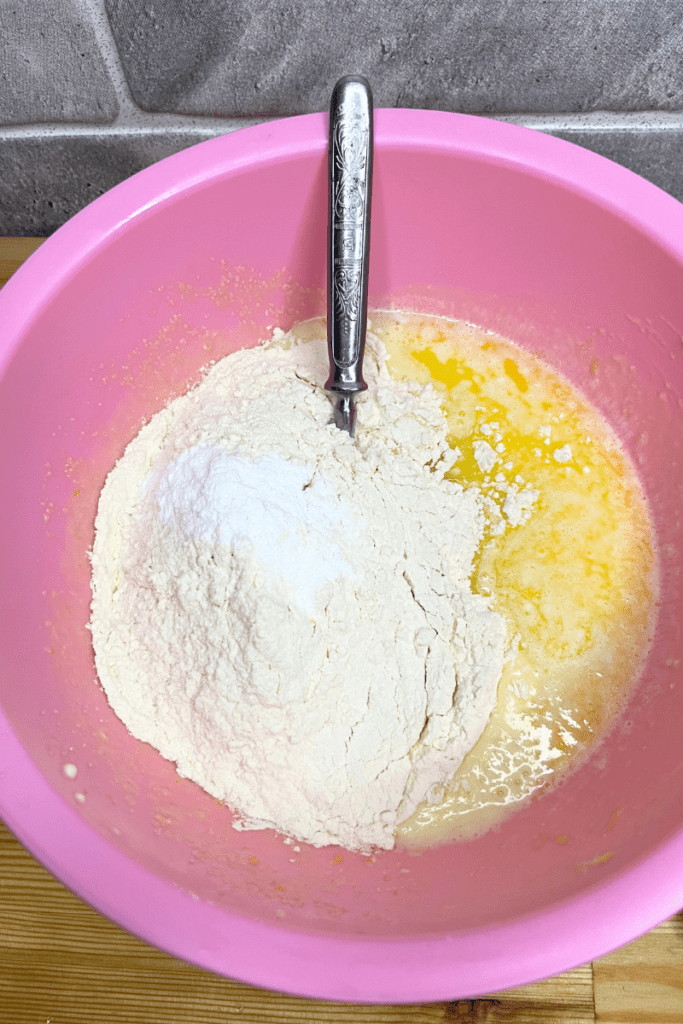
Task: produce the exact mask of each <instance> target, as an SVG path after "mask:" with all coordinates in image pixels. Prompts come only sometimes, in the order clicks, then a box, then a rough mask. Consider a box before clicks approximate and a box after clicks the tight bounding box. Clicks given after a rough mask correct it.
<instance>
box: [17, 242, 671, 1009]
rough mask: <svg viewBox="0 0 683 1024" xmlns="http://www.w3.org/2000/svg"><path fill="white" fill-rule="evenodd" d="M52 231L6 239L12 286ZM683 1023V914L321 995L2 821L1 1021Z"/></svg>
mask: <svg viewBox="0 0 683 1024" xmlns="http://www.w3.org/2000/svg"><path fill="white" fill-rule="evenodd" d="M42 241H43V239H33V238H3V239H0V285H2V284H3V283H4V282H5V281H6V280H7V279H8V278H9V277H10V275H11V274H12V273H13V272H14V270H16V268H17V267H18V266H19V264H20V263H22V262H23V260H25V259H27V258H28V256H29V255H30V254H31V253H32V252H33V251H34V250H35V249H36V248H37V247H38V246H39V245H40V244H41V242H42ZM231 1021H235V1022H239V1024H296V1022H299V1021H301V1022H303V1024H436V1022H437V1021H443V1022H454V1021H468V1022H476V1024H499V1022H500V1024H502V1022H506V1024H545V1022H548V1024H553V1022H556V1021H557V1022H559V1021H562V1022H563V1024H589V1022H590V1024H593V1022H598V1021H599V1022H601V1024H683V912H681V913H680V914H677V915H676V916H675V917H674V918H672V919H671V920H669V921H666V922H664V924H662V925H660V926H659V927H658V928H655V929H654V930H653V931H651V932H649V933H648V934H647V935H644V936H643V937H642V938H640V939H637V940H636V941H635V942H632V943H631V944H630V945H628V946H625V947H624V948H623V949H620V950H617V951H616V952H614V953H611V954H609V955H608V956H604V957H602V958H601V959H599V960H596V961H594V962H593V963H592V964H588V965H586V966H585V967H579V968H577V969H576V970H574V971H568V972H566V973H565V974H560V975H557V976H556V977H554V978H549V979H548V980H547V981H542V982H538V983H537V984H535V985H526V986H524V987H521V988H517V989H510V990H508V991H506V992H498V993H494V994H492V995H490V996H487V997H486V998H483V999H475V1000H458V1001H456V1002H445V1003H444V1002H442V1003H422V1004H416V1005H407V1006H390V1005H377V1006H373V1005H361V1004H350V1003H333V1002H321V1001H318V1000H313V999H301V998H296V997H294V996H285V995H281V994H279V993H275V992H267V991H264V990H263V989H258V988H253V987H252V986H250V985H243V984H241V983H239V982H236V981H230V980H229V979H226V978H220V977H217V976H216V975H213V974H209V973H207V972H205V971H202V970H200V969H199V968H197V967H192V966H191V965H189V964H186V963H184V962H182V961H180V960H176V959H175V958H174V957H171V956H168V955H167V954H166V953H161V952H160V951H159V950H156V949H153V948H152V947H151V946H148V945H147V944H146V943H144V942H142V941H141V940H140V939H137V938H135V937H134V936H132V935H129V934H128V933H127V932H124V931H123V930H122V929H120V928H118V927H117V926H116V925H114V924H112V923H111V922H110V921H108V920H106V919H105V918H103V917H101V916H100V915H99V914H98V913H97V912H96V911H94V910H92V909H91V908H90V907H88V906H87V905H86V904H84V903H82V902H81V900H79V899H78V897H76V896H74V895H73V893H71V892H69V891H68V890H67V889H65V888H64V886H62V885H61V884H60V883H59V882H58V881H57V880H56V879H55V878H53V877H52V875H50V874H49V873H48V872H47V871H46V870H45V869H44V868H43V867H42V866H41V865H40V864H38V863H37V861H35V860H34V859H33V857H32V856H31V855H30V854H29V853H28V852H27V851H26V850H25V849H24V848H23V847H22V846H21V844H20V843H19V842H18V841H17V840H16V839H15V838H14V836H13V835H12V834H11V833H10V832H9V830H8V829H6V828H5V827H4V826H3V825H2V823H1V822H0V1024H226V1022H231Z"/></svg>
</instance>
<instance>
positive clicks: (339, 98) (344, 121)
mask: <svg viewBox="0 0 683 1024" xmlns="http://www.w3.org/2000/svg"><path fill="white" fill-rule="evenodd" d="M372 149H373V135H372V92H371V90H370V85H369V84H368V82H366V80H365V79H364V78H358V77H355V76H353V75H349V76H347V77H346V78H340V79H339V81H338V82H337V84H336V85H335V87H334V89H333V90H332V100H331V102H330V144H329V153H328V161H329V162H328V174H329V213H328V266H327V348H328V352H329V357H330V376H329V377H328V379H327V383H326V384H325V389H326V390H327V391H331V392H332V393H333V394H335V395H336V402H335V406H334V414H333V419H334V422H335V423H336V425H337V426H338V427H339V428H340V429H341V430H346V431H347V432H348V433H349V434H350V435H351V437H353V436H354V433H355V425H356V406H355V396H356V395H357V394H358V392H359V391H365V389H366V388H367V384H366V383H365V381H364V380H363V353H364V350H365V330H366V324H367V309H368V257H369V254H370V199H371V194H372Z"/></svg>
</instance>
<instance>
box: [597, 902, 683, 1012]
mask: <svg viewBox="0 0 683 1024" xmlns="http://www.w3.org/2000/svg"><path fill="white" fill-rule="evenodd" d="M594 979H595V1011H596V1020H598V1021H600V1022H601V1024H636V1022H637V1024H683V911H681V913H679V914H677V915H676V916H675V917H673V918H671V919H670V920H669V921H665V922H664V924H661V925H660V926H659V928H655V929H654V931H651V932H648V933H647V935H643V936H642V938H640V939H636V941H635V942H631V943H630V944H629V945H628V946H624V947H623V948H622V949H617V950H616V951H615V952H614V953H609V954H608V955H607V956H603V957H601V959H600V960H596V961H595V964H594Z"/></svg>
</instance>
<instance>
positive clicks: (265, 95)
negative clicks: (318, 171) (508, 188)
mask: <svg viewBox="0 0 683 1024" xmlns="http://www.w3.org/2000/svg"><path fill="white" fill-rule="evenodd" d="M682 55H683V3H681V2H680V0H523V2H520V0H421V2H420V0H0V233H2V234H10V235H22V234H35V235H45V234H49V233H50V232H51V231H53V230H55V228H57V227H58V226H59V225H60V224H62V223H64V221H65V220H66V219H67V218H68V217H69V216H71V215H72V214H73V213H75V212H76V211H77V210H78V209H80V208H81V207H82V206H84V205H85V204H86V203H87V202H89V201H90V200H91V199H93V198H95V196H97V195H100V194H101V193H102V192H103V191H105V189H107V188H110V187H111V186H112V185H114V184H116V183H117V182H118V181H121V180H122V179H123V178H125V177H127V176H128V175H130V174H133V173H134V172H135V171H137V170H139V169H141V168H142V167H145V166H147V165H148V164H150V163H152V162H154V161H155V160H158V159H160V158H161V157H163V156H166V155H168V154H169V153H172V152H175V151H177V150H179V149H182V148H184V147H185V146H188V145H192V144H193V143H194V142H198V141H201V140H202V139H205V138H210V137H212V136H215V135H219V134H222V133H224V132H229V131H233V130H235V129H236V128H239V127H241V126H243V125H245V124H253V123H254V122H255V121H259V120H262V119H267V118H271V117H280V116H287V115H290V114H300V113H306V112H309V111H313V110H323V109H325V108H326V107H327V104H328V100H329V95H330V92H331V89H332V86H333V84H334V82H335V81H336V79H337V78H339V77H340V76H341V75H342V74H348V73H362V74H365V75H366V76H367V77H368V78H369V79H370V81H371V82H372V85H373V91H374V94H375V102H376V105H377V106H388V107H392V106H393V107H425V108H430V109H438V110H456V111H463V112H465V113H470V114H478V115H482V116H489V117H500V118H504V119H505V120H512V121H515V122H516V123H520V124H525V125H527V126H529V127H533V128H538V129H539V130H541V131H546V132H550V133H552V134H556V135H559V136H561V137H563V138H566V139H569V140H570V141H573V142H577V143H578V144H579V145H582V146H586V147H588V148H589V149H593V150H595V151H597V152H599V153H603V154H604V155H605V156H609V157H610V158H611V159H613V160H617V161H618V162H619V163H622V164H624V165H626V166H627V167H630V168H631V169H632V170H634V171H636V172H638V173H639V174H642V175H643V176H644V177H646V178H649V179H650V180H651V181H653V182H655V184H657V185H659V186H660V187H661V188H664V189H666V190H667V191H668V192H670V193H671V194H672V195H674V196H676V198H678V199H681V200H683V161H682V160H681V155H683V153H682V150H683V61H682V59H681V58H682Z"/></svg>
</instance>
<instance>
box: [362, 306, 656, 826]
mask: <svg viewBox="0 0 683 1024" xmlns="http://www.w3.org/2000/svg"><path fill="white" fill-rule="evenodd" d="M372 329H373V330H374V331H375V333H376V334H378V335H379V337H380V338H381V339H382V341H383V342H384V344H385V345H386V347H387V350H388V352H389V356H390V358H389V364H388V366H389V370H390V372H391V374H392V376H394V377H396V378H400V379H408V380H415V381H418V382H419V383H425V384H426V383H431V384H432V385H433V386H434V388H435V389H437V391H439V392H440V394H441V395H442V400H443V402H442V404H443V409H444V412H445V414H446V416H447V418H448V423H449V427H450V437H449V440H450V443H451V446H452V447H454V448H455V447H457V448H458V450H459V452H460V453H461V457H460V458H459V459H458V461H457V462H456V463H455V465H454V467H453V469H452V470H451V471H450V473H449V476H451V477H452V478H453V479H455V480H458V481H459V482H460V483H462V484H464V485H465V486H468V485H476V486H478V487H479V488H481V490H482V492H483V494H484V495H487V496H489V497H490V498H491V499H492V502H493V504H492V521H491V529H490V530H489V534H488V535H487V536H486V537H485V539H484V541H483V543H482V546H481V549H480V552H479V556H478V559H477V562H476V564H475V567H474V572H473V575H472V586H473V589H474V590H475V591H477V592H479V593H482V594H487V595H488V594H490V595H491V596H492V599H493V604H494V607H495V608H496V610H498V611H499V612H500V613H501V614H502V615H503V616H504V617H505V619H506V621H507V624H508V634H509V636H510V637H516V638H517V642H516V650H514V651H513V652H512V653H511V657H510V659H509V661H508V662H507V664H506V666H505V669H504V672H503V676H502V679H501V682H500V685H499V689H498V702H497V707H496V709H495V711H494V713H493V714H492V716H491V718H490V720H489V723H488V725H487V727H486V729H485V730H484V733H483V734H482V736H481V738H480V740H479V742H478V743H477V744H476V746H475V747H474V748H473V749H472V750H471V751H470V753H469V754H468V755H467V757H466V758H465V760H464V762H463V764H462V766H461V767H460V769H459V770H458V772H457V773H456V775H455V777H454V779H453V780H452V783H451V784H450V785H449V786H448V787H447V789H446V791H445V793H444V798H443V801H442V802H441V803H440V804H439V805H438V806H434V805H432V806H428V805H423V806H422V807H421V808H419V809H418V811H417V812H416V813H415V814H414V815H413V817H412V818H410V819H409V820H408V821H406V822H404V823H403V824H402V825H401V826H400V827H399V829H398V831H397V842H398V843H399V844H401V845H418V846H423V845H427V844H431V843H434V842H437V841H443V840H444V839H453V838H457V837H460V836H468V835H469V836H471V835H474V834H478V833H480V832H481V831H484V830H485V829H487V828H489V827H491V826H492V825H494V824H496V823H497V822H498V821H500V820H501V818H502V817H503V816H505V815H507V814H508V813H509V811H510V810H512V809H513V808H515V807H517V806H519V802H520V801H522V800H525V799H527V798H529V797H531V795H532V794H537V793H538V792H539V791H540V790H542V789H543V788H547V787H548V786H549V785H550V784H552V783H553V782H554V781H555V780H556V779H557V778H558V777H559V776H560V775H561V774H564V772H565V771H566V770H567V768H568V766H569V764H570V762H571V763H572V765H576V764H577V763H579V762H580V758H581V755H582V754H585V753H587V752H588V751H589V750H590V749H591V746H593V745H594V743H595V741H596V739H597V738H599V736H600V735H601V734H603V733H604V731H605V730H606V728H607V727H608V725H609V723H610V720H613V718H614V716H615V714H616V712H617V711H618V709H619V706H620V703H623V699H624V697H625V695H626V694H627V692H628V690H629V688H630V686H631V685H632V684H633V683H634V682H635V681H636V680H637V678H638V676H639V674H640V671H641V668H642V662H643V658H644V655H645V653H646V652H647V648H648V646H649V641H650V636H651V631H652V624H653V609H654V603H655V596H656V572H655V570H656V555H655V544H654V537H653V534H652V529H651V526H650V521H649V516H648V510H647V505H646V502H645V499H644V496H643V494H642V491H641V488H640V485H639V483H638V480H637V478H636V475H635V472H634V470H633V468H632V466H631V464H630V462H629V460H628V458H627V456H626V455H625V454H624V452H623V451H622V449H621V448H620V446H619V444H618V442H617V440H616V438H615V436H614V434H613V433H612V431H611V429H610V428H609V427H608V426H607V424H606V423H605V422H604V420H602V418H601V417H600V415H599V414H598V413H597V412H596V410H594V409H593V408H592V407H591V406H590V405H589V403H588V402H587V401H586V400H585V399H584V398H583V396H582V395H581V394H580V393H579V392H577V391H576V390H575V389H574V388H573V387H572V386H571V385H570V384H569V383H568V382H567V381H566V380H565V379H564V378H562V377H560V376H559V375H558V374H557V373H555V372H554V371H552V370H551V369H550V368H549V367H547V366H546V365H545V364H543V363H542V362H540V361H539V360H538V359H537V358H535V357H534V356H531V355H530V354H528V353H526V352H524V351H523V350H522V349H520V348H518V347H517V346H515V345H514V344H512V343H511V342H509V341H506V340H503V339H502V338H499V337H498V336H495V335H492V334H490V333H487V332H484V331H481V330H480V329H478V328H475V327H472V326H470V325H467V324H463V323H458V322H453V321H448V320H445V319H442V318H436V317H424V316H418V315H413V314H394V313H378V312H374V313H373V314H372ZM483 441H485V442H486V443H487V444H489V445H490V446H491V448H492V449H493V451H494V454H495V457H496V459H497V462H496V464H495V466H494V467H493V468H492V469H490V470H487V469H486V463H485V460H482V458H481V457H480V458H479V460H477V457H476V456H477V446H476V442H483ZM567 446H568V447H567ZM489 461H490V459H489ZM482 462H484V468H482ZM511 485H513V488H514V489H516V490H517V491H520V490H524V489H528V488H531V489H533V491H536V492H538V497H537V498H536V500H535V501H534V502H533V505H532V507H531V515H530V517H529V518H528V520H527V521H526V522H522V523H521V524H520V525H517V526H515V527H510V526H508V527H507V528H506V529H505V532H503V533H501V534H499V535H496V533H495V528H496V523H497V522H498V523H501V522H502V521H503V520H504V519H505V516H503V517H502V520H501V516H500V513H499V512H498V511H497V509H502V508H503V507H504V503H505V499H506V490H507V489H508V488H509V487H510V486H511Z"/></svg>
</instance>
